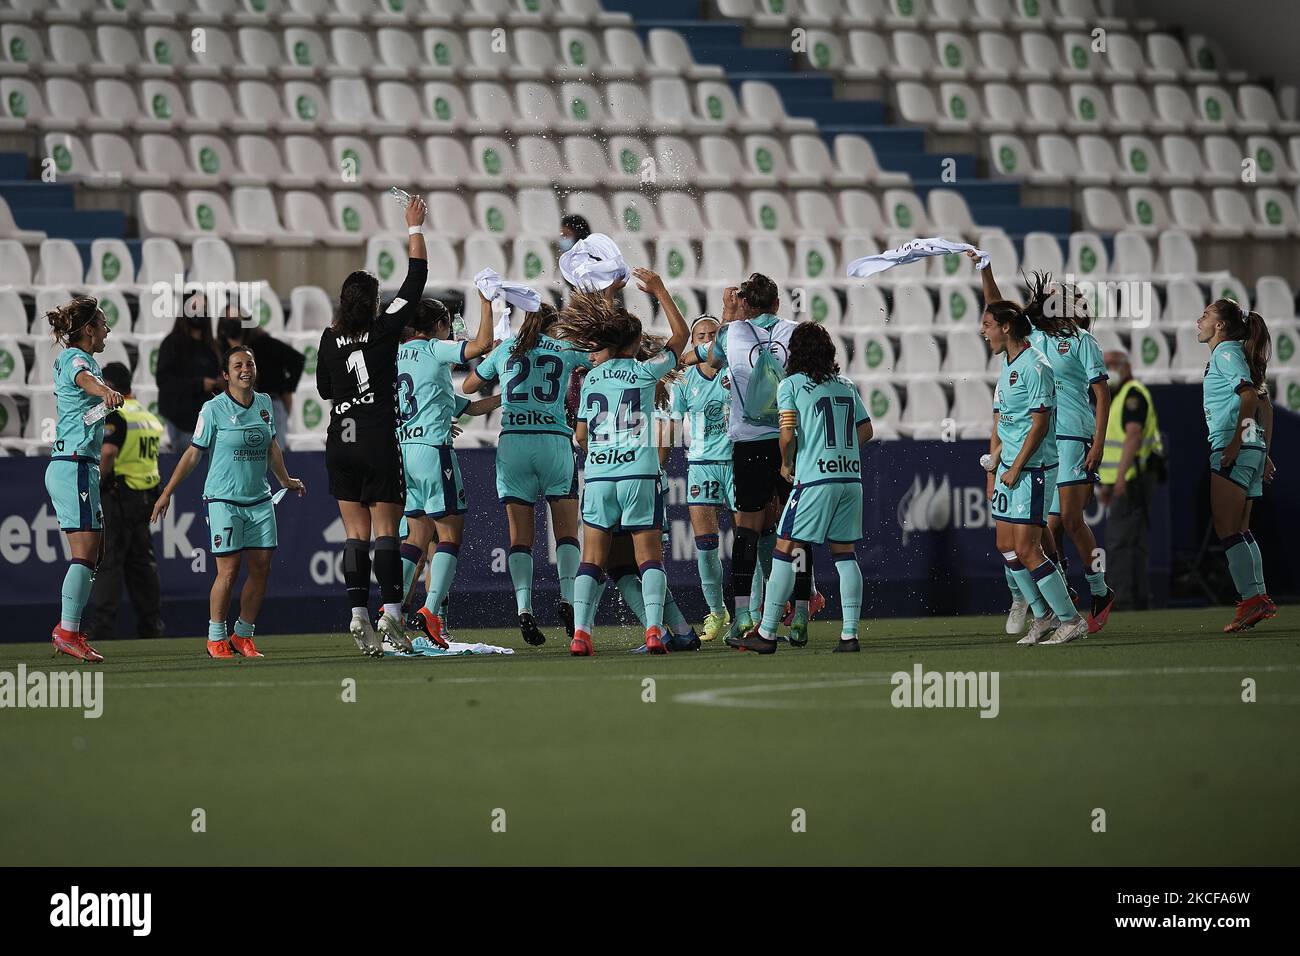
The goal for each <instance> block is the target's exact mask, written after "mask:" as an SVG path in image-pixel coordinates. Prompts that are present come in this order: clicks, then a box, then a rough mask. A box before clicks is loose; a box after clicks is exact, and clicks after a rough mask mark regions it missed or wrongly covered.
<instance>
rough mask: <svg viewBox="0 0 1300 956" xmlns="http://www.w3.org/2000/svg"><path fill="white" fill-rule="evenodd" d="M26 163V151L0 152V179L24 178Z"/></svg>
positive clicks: (25, 176)
mask: <svg viewBox="0 0 1300 956" xmlns="http://www.w3.org/2000/svg"><path fill="white" fill-rule="evenodd" d="M27 163H28V156H27V154H26V153H0V181H9V180H19V181H21V180H24V179H26V178H27Z"/></svg>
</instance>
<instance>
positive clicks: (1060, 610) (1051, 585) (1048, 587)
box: [1030, 561, 1079, 624]
mask: <svg viewBox="0 0 1300 956" xmlns="http://www.w3.org/2000/svg"><path fill="white" fill-rule="evenodd" d="M1030 576H1031V577H1032V578H1033V581H1034V583H1035V584H1037V585H1038V591H1039V593H1040V594H1042V596H1043V600H1045V601H1046V602H1047V603H1048V605H1049V606H1050V607H1051V609H1052V613H1053V614H1055V615H1056V619H1057V620H1058V621H1060V622H1061V623H1062V624H1064V623H1065V622H1066V621H1072V620H1074V619H1075V617H1077V616H1078V614H1079V612H1078V610H1077V609H1076V608H1075V606H1074V602H1073V601H1071V600H1070V589H1069V587H1068V586H1067V585H1066V583H1065V578H1063V577H1061V575H1060V573H1059V572H1058V571H1057V570H1056V565H1055V564H1053V563H1052V562H1051V561H1044V562H1043V563H1042V564H1040V565H1039V566H1038V567H1036V568H1034V570H1033V571H1032V572H1030Z"/></svg>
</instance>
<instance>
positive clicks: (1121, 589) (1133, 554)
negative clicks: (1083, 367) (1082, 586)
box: [1097, 351, 1164, 610]
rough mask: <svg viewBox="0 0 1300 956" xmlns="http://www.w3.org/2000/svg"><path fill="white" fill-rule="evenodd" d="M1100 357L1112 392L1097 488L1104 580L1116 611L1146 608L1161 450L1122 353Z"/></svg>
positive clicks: (1152, 413)
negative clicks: (1103, 514) (1102, 514)
mask: <svg viewBox="0 0 1300 956" xmlns="http://www.w3.org/2000/svg"><path fill="white" fill-rule="evenodd" d="M1103 357H1104V358H1105V360H1106V372H1107V375H1108V376H1109V378H1110V387H1111V392H1112V398H1111V401H1110V417H1109V418H1108V419H1107V420H1106V437H1105V442H1106V444H1105V445H1104V446H1103V448H1102V456H1101V467H1100V468H1099V469H1098V474H1099V476H1100V478H1101V484H1100V485H1098V486H1097V497H1098V498H1099V499H1100V500H1101V503H1102V504H1104V505H1107V506H1108V509H1107V514H1106V536H1105V546H1104V555H1105V562H1106V580H1107V583H1108V584H1110V586H1111V587H1113V588H1114V589H1115V608H1116V609H1117V610H1143V609H1145V608H1146V607H1148V606H1149V604H1150V594H1151V592H1150V584H1149V581H1148V567H1147V566H1148V556H1149V553H1150V547H1149V538H1150V536H1151V503H1152V499H1153V498H1154V497H1155V493H1156V485H1157V476H1158V474H1163V465H1164V447H1163V446H1162V444H1161V441H1160V423H1159V420H1158V419H1157V418H1156V406H1155V402H1153V401H1152V400H1151V393H1150V392H1149V391H1147V388H1146V386H1145V385H1143V384H1142V383H1141V382H1139V381H1137V380H1136V379H1134V378H1133V370H1132V367H1131V366H1130V365H1129V359H1128V355H1127V353H1125V352H1119V351H1110V352H1107V353H1106V354H1105V356H1103Z"/></svg>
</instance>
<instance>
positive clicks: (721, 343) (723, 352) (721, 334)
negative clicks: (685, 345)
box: [695, 325, 727, 366]
mask: <svg viewBox="0 0 1300 956" xmlns="http://www.w3.org/2000/svg"><path fill="white" fill-rule="evenodd" d="M695 354H696V356H698V357H699V359H700V361H701V362H704V361H707V360H708V357H709V346H707V345H697V346H696V347H695ZM713 355H714V357H715V358H717V360H718V365H719V366H725V365H726V364H727V326H725V325H724V326H722V327H721V328H720V329H718V334H717V335H715V336H714V337H713Z"/></svg>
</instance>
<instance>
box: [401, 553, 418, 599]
mask: <svg viewBox="0 0 1300 956" xmlns="http://www.w3.org/2000/svg"><path fill="white" fill-rule="evenodd" d="M418 566H419V562H418V561H412V560H411V559H410V558H408V557H406V556H405V555H403V556H402V598H403V599H405V598H406V596H407V595H408V594H410V593H411V582H412V581H414V580H415V569H416V568H417V567H418Z"/></svg>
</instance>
